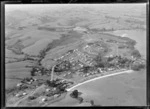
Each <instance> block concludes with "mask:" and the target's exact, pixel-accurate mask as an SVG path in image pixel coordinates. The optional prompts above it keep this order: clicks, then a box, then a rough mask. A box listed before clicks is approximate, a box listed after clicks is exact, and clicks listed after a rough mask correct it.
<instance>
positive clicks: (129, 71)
mask: <svg viewBox="0 0 150 109" xmlns="http://www.w3.org/2000/svg"><path fill="white" fill-rule="evenodd" d="M132 71H133V70H126V71H122V72H117V73H113V74H108V75H104V76H100V77H96V78H93V79H90V80H87V81H85V82H82V83H79V84H77V85H75V86H73V87H71V88H69V89H67V91H71V90H72V89H74V88H76V87H78V86H81V85H83V84H86V83H88V82H91V81H95V80H97V79H101V78H106V77H110V76H115V75H119V74H123V73H131V72H132Z"/></svg>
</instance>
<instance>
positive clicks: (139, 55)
mask: <svg viewBox="0 0 150 109" xmlns="http://www.w3.org/2000/svg"><path fill="white" fill-rule="evenodd" d="M131 55H132V56H134V57H136V58H140V57H141V54H140V52H139V51H138V50H132V52H131Z"/></svg>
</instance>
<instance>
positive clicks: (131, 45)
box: [5, 4, 146, 106]
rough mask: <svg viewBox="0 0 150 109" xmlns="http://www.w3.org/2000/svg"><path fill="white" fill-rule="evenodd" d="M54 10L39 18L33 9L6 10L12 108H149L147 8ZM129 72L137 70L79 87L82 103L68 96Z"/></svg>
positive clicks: (7, 76)
mask: <svg viewBox="0 0 150 109" xmlns="http://www.w3.org/2000/svg"><path fill="white" fill-rule="evenodd" d="M53 6H54V7H53ZM53 6H52V7H51V8H52V9H49V8H50V7H49V6H48V5H45V7H42V6H39V5H37V7H36V8H35V9H37V10H38V13H37V12H36V10H34V9H33V11H29V10H30V9H32V6H29V7H28V8H19V7H18V8H17V7H13V6H12V7H11V6H6V14H5V15H6V16H5V17H6V22H5V30H6V31H5V85H6V92H7V93H6V95H9V96H7V100H8V102H7V105H8V106H61V105H63V106H66V105H68V106H80V105H82V102H83V105H88V106H89V105H90V103H89V102H90V100H91V99H93V100H94V103H95V105H104V106H107V105H109V106H110V105H113V106H116V105H117V106H118V105H119V103H121V104H120V105H145V103H146V100H145V99H146V97H145V93H146V89H145V88H146V86H145V84H146V76H145V75H146V67H145V66H146V58H145V57H146V44H145V43H146V13H145V5H138V4H136V5H132V6H131V5H127V8H126V9H125V10H124V9H123V8H122V4H120V5H117V8H119V9H117V8H114V6H112V5H109V9H110V10H111V11H110V10H108V9H107V8H106V7H107V6H104V5H101V6H100V7H99V5H96V4H93V5H88V4H86V5H78V6H77V5H72V7H70V6H68V5H61V6H60V7H59V9H58V7H57V6H56V7H57V8H56V7H55V5H53ZM23 7H25V6H23ZM81 10H82V11H81ZM131 11H132V12H131ZM19 14H20V15H19ZM141 16H143V17H141ZM122 35H123V36H122ZM124 70H125V71H126V70H127V71H128V70H135V71H133V73H131V74H120V75H116V76H112V77H108V78H104V79H99V80H95V81H92V82H89V83H88V84H83V85H81V86H78V87H76V89H77V90H79V92H80V91H81V92H82V94H81V96H79V97H77V98H76V99H75V98H72V97H70V93H72V92H70V91H69V92H67V89H68V88H70V87H73V86H75V85H77V84H80V83H82V82H84V81H87V80H90V79H93V78H96V77H101V76H105V75H109V74H113V73H117V72H122V71H124ZM129 81H130V82H129ZM89 86H90V87H89ZM88 88H90V89H88ZM39 89H42V91H40V90H39ZM87 89H88V90H87ZM112 89H115V90H112ZM120 89H121V90H120ZM47 90H48V91H47ZM113 93H115V94H114V95H113ZM128 95H129V96H128ZM121 98H124V99H121ZM82 99H83V101H82ZM135 99H137V101H136V100H135ZM15 100H17V101H16V103H15ZM41 100H42V101H41ZM68 101H69V102H68ZM85 101H87V102H85ZM79 102H81V104H79ZM99 103H100V104H99Z"/></svg>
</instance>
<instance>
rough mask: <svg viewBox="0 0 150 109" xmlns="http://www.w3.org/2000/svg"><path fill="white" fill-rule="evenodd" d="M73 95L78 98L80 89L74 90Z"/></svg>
mask: <svg viewBox="0 0 150 109" xmlns="http://www.w3.org/2000/svg"><path fill="white" fill-rule="evenodd" d="M70 96H71V97H73V98H78V90H74V91H73V92H72V93H71V94H70Z"/></svg>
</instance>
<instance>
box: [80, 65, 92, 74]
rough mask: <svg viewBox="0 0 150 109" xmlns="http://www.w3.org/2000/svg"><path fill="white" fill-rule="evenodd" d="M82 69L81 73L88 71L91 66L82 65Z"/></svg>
mask: <svg viewBox="0 0 150 109" xmlns="http://www.w3.org/2000/svg"><path fill="white" fill-rule="evenodd" d="M82 69H83V73H88V72H89V70H90V69H91V67H90V66H84V67H83V68H82Z"/></svg>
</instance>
